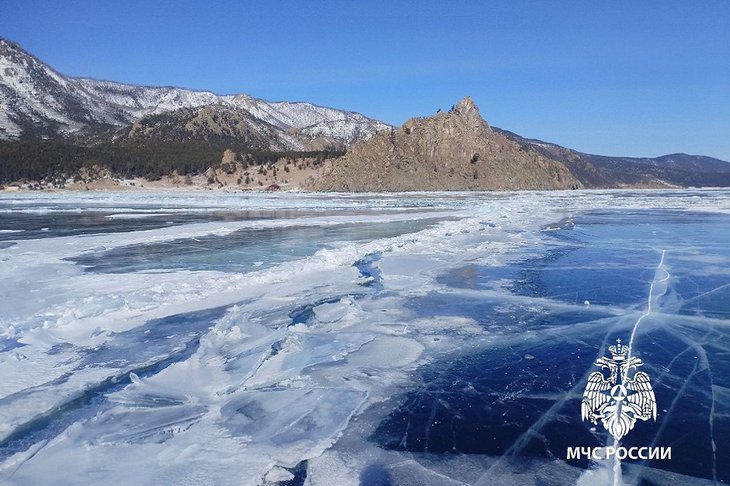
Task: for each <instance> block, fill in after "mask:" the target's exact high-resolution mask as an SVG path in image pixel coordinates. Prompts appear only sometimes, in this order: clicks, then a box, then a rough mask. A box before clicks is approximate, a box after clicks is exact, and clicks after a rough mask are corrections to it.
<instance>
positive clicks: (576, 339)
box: [0, 190, 730, 485]
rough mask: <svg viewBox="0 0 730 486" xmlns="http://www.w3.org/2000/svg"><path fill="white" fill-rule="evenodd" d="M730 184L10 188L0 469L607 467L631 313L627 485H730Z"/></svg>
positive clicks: (408, 476) (292, 472) (172, 476)
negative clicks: (596, 412) (614, 360)
mask: <svg viewBox="0 0 730 486" xmlns="http://www.w3.org/2000/svg"><path fill="white" fill-rule="evenodd" d="M729 195H730V194H728V192H727V191H719V190H716V191H713V190H710V191H699V190H698V191H693V190H685V191H665V192H660V191H646V192H629V191H606V192H582V191H572V192H551V193H496V194H490V193H455V194H451V193H417V194H383V195H380V194H366V195H344V194H343V195H326V196H323V195H317V194H275V195H268V194H265V195H264V194H262V195H252V196H240V195H235V196H234V195H227V194H208V193H201V194H197V193H185V194H181V193H156V194H140V193H128V194H122V193H99V194H95V193H92V194H86V193H85V194H78V195H66V194H42V195H26V194H9V195H4V194H3V195H0V228H1V229H3V230H5V231H4V232H3V233H2V235H0V236H1V237H2V239H3V240H4V242H6V243H7V244H8V245H9V246H0V278H2V281H3V286H2V287H0V376H2V378H3V379H2V380H0V483H3V484H13V485H25V484H44V483H49V482H50V483H53V484H101V483H103V484H176V483H197V484H275V483H278V482H286V481H293V482H292V483H290V484H304V481H306V482H307V484H312V485H314V484H327V485H328V484H338V485H340V484H497V483H499V484H506V483H508V482H510V481H511V482H514V483H517V484H522V483H529V484H534V483H540V484H565V483H566V482H569V483H576V482H578V481H583V482H585V481H594V482H593V483H592V484H597V483H596V482H595V481H598V480H599V479H601V478H602V479H603V480H606V481H609V480H612V478H611V477H610V474H609V472H607V471H608V470H607V469H606V468H600V467H597V465H595V464H591V463H588V462H585V463H566V462H565V460H564V459H565V447H566V446H568V445H575V446H580V445H583V446H592V445H599V444H603V443H605V440H606V437H605V434H603V435H602V433H601V431H595V430H590V428H589V425H590V424H583V423H581V422H580V413H579V400H580V396H581V393H582V387H583V386H584V383H585V381H584V380H585V377H586V375H587V373H588V372H589V371H590V370H591V366H592V362H593V361H594V360H595V358H596V357H597V356H602V355H604V354H605V352H606V346H607V343H610V342H611V341H612V339H615V337H617V336H621V337H623V338H625V339H628V338H629V336H630V335H631V334H632V330H635V333H634V339H633V342H632V352H634V353H636V354H637V356H640V357H641V358H642V359H643V360H644V361H645V363H646V370H647V371H648V372H649V374H650V376H651V377H652V380H653V382H654V387H655V391H656V394H657V401H658V403H659V409H660V411H659V417H658V420H657V422H656V423H640V424H638V425H637V426H636V429H635V430H634V431H633V432H632V433H631V435H630V439H629V440H631V441H634V443H636V444H642V445H650V444H654V445H670V444H671V445H672V446H673V447H674V449H675V452H674V454H675V456H676V457H677V459H676V460H673V461H671V462H670V463H668V464H666V463H664V464H663V463H660V462H658V461H654V462H651V463H646V464H642V463H636V462H634V463H629V462H625V463H624V464H623V472H624V474H623V476H624V481H625V482H626V483H627V484H630V483H632V482H633V483H636V482H640V481H653V483H655V484H670V482H671V481H682V482H684V483H687V484H690V483H691V482H692V481H694V482H695V483H696V484H703V482H705V481H715V480H717V481H727V480H728V479H729V478H730V472H729V471H728V469H727V465H726V464H727V461H724V460H723V455H725V457H726V455H727V451H729V450H730V443H728V437H730V429H729V428H728V427H730V422H728V420H727V417H728V415H729V413H728V412H730V410H728V407H729V406H730V394H728V393H727V392H726V391H727V390H728V389H730V383H728V382H727V378H726V377H727V376H730V374H728V370H727V363H726V360H725V359H724V358H723V357H724V356H726V355H727V351H728V350H729V349H730V342H728V329H729V328H730V324H728V322H730V321H729V320H728V317H729V316H730V309H729V308H728V302H730V270H728V268H730V265H728V264H729V263H730V253H729V252H728V248H727V246H726V244H725V242H726V241H727V239H728V238H730V234H728V228H730V225H729V224H728V221H730V220H729V219H728V218H729V216H728V215H729V214H730V198H729V197H728V196H729ZM79 214H81V215H87V216H90V219H87V220H86V223H80V219H79V218H76V217H74V215H79ZM21 215H25V216H28V218H29V220H28V221H31V222H32V224H35V225H40V224H44V225H47V227H49V231H47V232H43V233H45V234H40V233H41V232H40V231H39V228H35V229H33V228H31V227H22V225H23V224H24V223H23V218H22V217H21ZM171 215H172V216H171ZM109 216H111V217H109ZM33 218H41V219H33ZM170 218H173V219H174V220H175V221H176V222H175V224H174V225H166V224H163V223H160V221H161V220H162V219H165V220H170ZM49 221H50V222H49ZM98 221H103V223H98V224H97V222H98ZM89 222H93V224H89ZM25 224H26V225H29V224H31V223H25ZM303 229H306V230H303ZM9 230H12V231H19V232H17V233H9V232H8V231H9ZM21 230H22V231H21ZM26 233H30V235H28V234H26ZM206 250H207V252H206ZM662 253H663V254H664V258H663V260H662ZM151 255H154V258H153V257H151ZM130 262H132V263H133V264H130ZM660 262H661V263H660ZM665 276H668V278H666V279H665V278H664V277H665ZM652 281H654V282H655V283H654V288H653V290H652V289H651V284H652ZM586 301H588V302H590V305H586V304H585V302H586ZM648 302H651V303H652V307H651V309H650V310H651V312H647V311H648V310H649V309H648ZM642 316H644V317H643V318H642ZM637 321H638V322H639V325H638V326H636V323H637ZM576 410H578V411H576ZM688 431H692V433H691V434H688ZM677 454H678V456H677ZM130 465H134V467H130ZM59 471H63V472H64V473H63V474H60V475H59ZM586 471H587V472H586ZM305 478H306V479H305ZM596 478H599V479H596Z"/></svg>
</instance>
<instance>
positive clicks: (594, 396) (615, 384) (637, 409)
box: [580, 339, 656, 441]
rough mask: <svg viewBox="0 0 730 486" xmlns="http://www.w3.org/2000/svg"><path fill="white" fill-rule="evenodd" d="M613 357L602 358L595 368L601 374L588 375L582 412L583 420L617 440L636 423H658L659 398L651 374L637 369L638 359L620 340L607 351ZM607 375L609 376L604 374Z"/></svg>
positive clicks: (639, 364) (596, 372) (595, 372)
mask: <svg viewBox="0 0 730 486" xmlns="http://www.w3.org/2000/svg"><path fill="white" fill-rule="evenodd" d="M608 350H609V352H610V353H611V357H610V358H608V357H603V356H602V357H600V358H598V359H597V360H596V362H595V365H596V366H598V367H599V368H601V371H594V372H593V373H591V374H590V375H589V376H588V383H586V389H585V391H584V392H583V401H582V402H581V406H580V411H581V417H582V418H583V420H590V421H591V422H593V423H594V424H596V425H597V424H598V420H600V421H601V423H602V424H603V427H604V428H605V429H606V430H607V431H608V432H609V433H610V434H611V435H612V436H613V437H614V438H615V439H616V440H617V441H620V440H621V438H622V437H624V436H625V435H626V434H628V433H629V431H630V430H631V429H633V428H634V425H635V424H636V421H637V420H643V421H646V420H649V419H650V418H653V419H654V420H656V398H655V397H654V390H653V389H652V387H651V382H650V380H649V375H647V374H646V373H645V372H643V371H637V368H639V367H640V366H643V363H642V362H641V360H640V359H639V358H636V357H634V356H630V355H629V347H628V346H626V345H623V344H621V339H617V340H616V344H615V345H613V346H611V347H609V348H608ZM605 371H607V372H608V376H606V375H605V374H604V373H605Z"/></svg>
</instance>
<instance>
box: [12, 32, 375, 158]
mask: <svg viewBox="0 0 730 486" xmlns="http://www.w3.org/2000/svg"><path fill="white" fill-rule="evenodd" d="M388 128H390V126H389V125H387V124H385V123H382V122H380V121H377V120H373V119H371V118H367V117H365V116H363V115H361V114H359V113H353V112H349V111H343V110H336V109H333V108H325V107H321V106H317V105H313V104H311V103H299V102H297V103H291V102H285V101H282V102H269V101H265V100H261V99H257V98H254V97H252V96H249V95H246V94H236V95H228V96H219V95H216V94H213V93H211V92H209V91H193V90H189V89H182V88H172V87H146V86H134V85H129V84H123V83H116V82H113V81H99V80H96V79H90V78H73V77H68V76H64V75H62V74H60V73H58V72H57V71H55V70H54V69H53V68H51V67H50V66H48V65H47V64H45V63H43V62H42V61H40V60H39V59H37V58H36V57H34V56H33V55H31V54H29V53H28V52H26V51H24V50H23V49H22V48H21V47H20V46H19V45H18V44H15V43H13V42H10V41H8V40H5V39H0V139H5V140H8V139H63V140H71V141H74V142H78V143H94V142H104V141H108V140H115V141H124V140H125V139H129V140H132V141H135V140H144V141H150V140H154V141H176V142H180V141H218V142H229V143H236V144H239V145H240V144H241V143H243V144H246V145H248V146H251V147H253V148H256V149H269V150H324V149H344V148H346V147H347V146H349V145H351V144H352V143H354V142H356V141H357V140H360V139H362V138H367V137H369V136H371V135H373V134H374V133H375V132H377V131H378V130H383V129H388Z"/></svg>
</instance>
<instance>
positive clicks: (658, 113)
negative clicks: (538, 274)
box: [0, 0, 730, 160]
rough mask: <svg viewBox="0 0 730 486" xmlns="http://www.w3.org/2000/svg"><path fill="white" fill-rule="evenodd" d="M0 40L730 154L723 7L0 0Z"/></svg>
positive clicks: (156, 74) (597, 143)
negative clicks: (470, 103)
mask: <svg viewBox="0 0 730 486" xmlns="http://www.w3.org/2000/svg"><path fill="white" fill-rule="evenodd" d="M0 19H2V22H1V23H0V36H2V37H5V38H8V39H10V40H13V41H16V42H18V43H20V44H21V46H23V48H25V49H26V50H28V51H29V52H31V53H32V54H34V55H36V56H38V57H39V58H40V59H41V60H42V61H44V62H47V63H49V64H50V65H51V66H52V67H54V68H55V69H57V70H59V71H60V72H62V73H64V74H67V75H73V76H87V77H94V78H99V79H110V80H114V81H120V82H127V83H132V84H144V85H173V86H180V87H186V88H193V89H201V90H210V91H213V92H215V93H218V94H229V93H242V92H243V93H248V94H251V95H253V96H256V97H260V98H265V99H270V100H287V101H309V102H312V103H316V104H319V105H325V106H332V107H335V108H342V109H348V110H352V111H358V112H361V113H363V114H365V115H367V116H371V117H374V118H377V119H380V120H383V121H386V122H389V123H392V124H395V125H400V124H401V123H403V122H404V121H405V120H407V119H408V118H410V117H411V116H425V115H430V114H433V113H434V112H436V110H438V109H442V110H444V109H448V108H449V107H450V106H451V104H453V103H454V102H456V101H457V100H458V99H460V98H461V97H463V96H464V95H471V96H472V98H474V100H475V101H476V103H477V104H478V105H479V107H480V109H481V111H482V115H483V116H484V117H485V119H486V120H487V121H488V122H489V123H490V124H492V125H496V126H499V127H501V128H505V129H507V130H511V131H514V132H517V133H519V134H521V135H523V136H526V137H532V138H538V139H542V140H546V141H550V142H555V143H558V144H560V145H564V146H567V147H570V148H573V149H576V150H580V151H583V152H588V153H598V154H605V155H627V156H657V155H662V154H667V153H673V152H685V153H692V154H702V155H709V156H713V157H717V158H721V159H724V160H730V117H728V113H730V29H728V28H727V27H728V25H729V24H730V2H727V1H724V0H710V1H706V2H701V3H688V2H680V1H676V0H671V1H647V2H639V3H637V2H628V1H624V0H621V1H617V2H611V3H610V4H607V3H600V4H599V3H590V4H586V3H581V2H570V1H563V0H561V1H556V2H539V1H522V2H512V3H509V4H500V3H497V2H469V3H466V2H465V3H458V4H457V3H446V2H436V1H422V2H398V3H397V4H395V3H391V2H384V1H376V2H359V3H355V2H352V3H350V2H336V1H321V2H316V3H313V2H308V3H305V2H296V1H284V2H264V1H254V2H234V1H215V2H206V3H205V4H204V5H203V4H195V5H193V4H190V3H182V2H175V1H172V0H165V1H159V2H153V3H151V2H143V1H141V0H132V1H127V2H124V3H123V4H122V3H116V2H94V1H91V0H79V1H73V2H65V3H63V4H60V3H58V2H51V1H40V0H4V1H3V2H1V3H0Z"/></svg>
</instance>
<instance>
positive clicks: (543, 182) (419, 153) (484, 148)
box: [310, 97, 582, 192]
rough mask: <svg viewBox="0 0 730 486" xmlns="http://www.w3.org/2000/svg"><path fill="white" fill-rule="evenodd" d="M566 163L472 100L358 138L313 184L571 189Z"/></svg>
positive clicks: (323, 187) (574, 182) (329, 187)
mask: <svg viewBox="0 0 730 486" xmlns="http://www.w3.org/2000/svg"><path fill="white" fill-rule="evenodd" d="M578 187H582V184H581V183H580V181H578V179H576V178H575V177H574V176H573V175H572V174H571V173H570V171H569V170H568V169H567V168H566V167H565V165H563V164H561V163H560V162H557V161H554V160H550V159H548V158H545V157H543V156H541V155H540V154H539V153H538V152H537V151H536V150H532V149H530V148H525V147H522V146H520V145H519V144H518V143H515V142H513V141H511V140H509V139H508V138H507V137H505V136H504V135H502V134H500V133H498V132H496V131H495V130H492V128H490V127H489V125H488V124H487V122H485V121H484V119H482V117H481V116H480V114H479V109H478V108H477V107H476V106H475V104H474V102H473V101H472V99H471V98H469V97H466V98H464V99H463V100H461V101H459V103H457V104H456V105H455V106H454V107H453V108H452V109H451V111H449V112H448V113H438V114H436V115H435V116H433V117H430V118H412V119H410V120H408V121H407V122H406V123H405V124H404V125H403V126H401V127H400V128H398V129H394V130H391V131H389V132H381V133H379V134H377V135H375V136H374V137H372V138H370V139H369V140H366V141H362V142H359V143H357V144H355V146H354V147H353V148H352V149H351V150H350V151H349V152H348V153H347V154H346V155H345V156H343V157H341V158H339V159H335V160H333V161H332V162H331V165H330V166H329V168H328V170H326V171H325V173H324V174H323V175H322V177H321V178H319V179H318V180H317V181H314V182H313V183H312V184H311V185H310V189H314V190H320V191H357V192H362V191H416V190H478V189H497V190H499V189H568V188H578Z"/></svg>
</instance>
